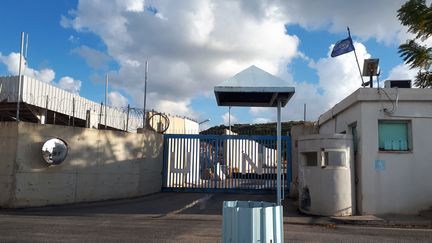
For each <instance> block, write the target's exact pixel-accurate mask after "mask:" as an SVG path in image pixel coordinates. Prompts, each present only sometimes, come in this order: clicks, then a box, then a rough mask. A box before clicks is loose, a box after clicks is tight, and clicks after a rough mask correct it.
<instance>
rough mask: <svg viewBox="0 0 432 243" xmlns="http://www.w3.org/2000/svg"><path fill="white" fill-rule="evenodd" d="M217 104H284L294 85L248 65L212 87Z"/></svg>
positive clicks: (273, 105)
mask: <svg viewBox="0 0 432 243" xmlns="http://www.w3.org/2000/svg"><path fill="white" fill-rule="evenodd" d="M214 92H215V96H216V101H217V103H218V105H219V106H257V107H276V106H277V101H278V100H281V103H282V106H285V105H286V104H287V103H288V101H289V99H290V98H291V97H292V96H293V95H294V93H295V89H294V87H290V86H288V84H287V83H286V82H285V81H284V80H282V79H280V78H278V77H275V76H273V75H271V74H270V73H268V72H266V71H264V70H262V69H259V68H257V67H256V66H253V65H252V66H250V67H248V68H247V69H245V70H243V71H241V72H240V73H238V74H236V75H234V76H233V77H232V78H230V79H228V80H225V81H224V82H222V83H221V84H219V85H217V86H215V87H214Z"/></svg>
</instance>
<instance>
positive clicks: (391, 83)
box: [384, 80, 411, 88]
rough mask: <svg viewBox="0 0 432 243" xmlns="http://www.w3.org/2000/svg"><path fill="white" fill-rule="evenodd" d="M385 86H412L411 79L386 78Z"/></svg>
mask: <svg viewBox="0 0 432 243" xmlns="http://www.w3.org/2000/svg"><path fill="white" fill-rule="evenodd" d="M384 88H411V80H386V81H384Z"/></svg>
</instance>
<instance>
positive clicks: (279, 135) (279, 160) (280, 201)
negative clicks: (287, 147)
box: [276, 100, 282, 205]
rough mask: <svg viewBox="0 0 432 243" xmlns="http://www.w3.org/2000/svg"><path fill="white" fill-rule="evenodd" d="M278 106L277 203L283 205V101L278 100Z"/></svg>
mask: <svg viewBox="0 0 432 243" xmlns="http://www.w3.org/2000/svg"><path fill="white" fill-rule="evenodd" d="M277 104H278V106H277V128H276V133H277V204H278V205H281V204H282V199H281V198H282V196H281V192H282V187H281V163H282V161H281V158H282V153H281V152H282V147H281V136H282V131H281V130H282V129H281V106H282V101H281V100H278V102H277Z"/></svg>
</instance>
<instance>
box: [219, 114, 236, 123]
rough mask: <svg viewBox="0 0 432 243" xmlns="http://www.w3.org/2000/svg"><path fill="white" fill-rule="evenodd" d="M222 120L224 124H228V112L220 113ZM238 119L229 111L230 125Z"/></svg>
mask: <svg viewBox="0 0 432 243" xmlns="http://www.w3.org/2000/svg"><path fill="white" fill-rule="evenodd" d="M222 120H223V123H224V124H225V125H228V124H229V122H230V115H229V112H227V113H225V114H223V115H222ZM237 121H238V119H237V117H235V116H234V115H233V114H232V112H231V125H233V124H235V123H236V122H237Z"/></svg>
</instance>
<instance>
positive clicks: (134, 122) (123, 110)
mask: <svg viewBox="0 0 432 243" xmlns="http://www.w3.org/2000/svg"><path fill="white" fill-rule="evenodd" d="M17 100H18V93H17V92H5V91H4V90H3V91H2V90H0V103H16V102H17ZM20 102H23V103H26V104H28V105H31V106H35V107H36V109H37V110H38V111H39V112H40V113H43V112H47V111H52V112H57V113H60V114H64V115H67V116H72V117H74V118H77V119H81V120H86V119H88V117H87V116H88V115H89V114H87V113H88V112H89V113H90V116H91V120H93V123H94V124H97V127H99V125H101V126H105V125H106V126H107V127H112V128H115V129H119V130H125V131H130V132H134V131H136V130H137V129H138V128H142V127H143V123H144V110H143V108H138V107H131V106H130V105H127V106H121V107H116V106H112V105H106V106H105V104H104V103H103V102H101V103H96V102H94V101H90V100H88V99H85V98H83V97H80V96H77V95H73V94H70V95H69V96H66V97H65V96H62V97H60V98H58V97H55V96H50V95H35V94H34V93H31V92H30V93H28V92H27V93H26V92H24V93H22V95H21V97H20ZM145 113H147V114H148V116H150V115H152V114H161V115H162V116H167V117H171V118H172V117H177V118H181V119H188V120H191V121H193V122H197V121H196V120H194V119H192V118H188V117H185V116H180V115H172V114H169V113H164V112H160V111H156V110H154V109H151V110H146V112H145ZM105 116H106V118H105ZM148 116H147V118H148ZM146 123H149V122H148V121H146ZM168 123H169V122H168ZM165 130H166V129H165Z"/></svg>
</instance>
